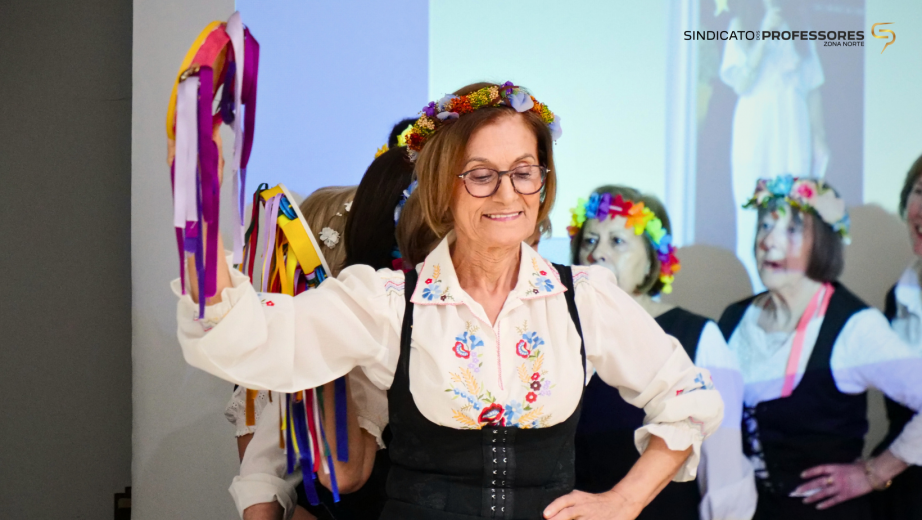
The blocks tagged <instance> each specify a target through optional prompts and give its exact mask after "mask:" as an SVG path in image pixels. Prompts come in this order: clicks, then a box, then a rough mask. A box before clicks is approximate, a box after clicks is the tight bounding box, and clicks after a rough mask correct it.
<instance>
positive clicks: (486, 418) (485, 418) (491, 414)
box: [477, 403, 506, 426]
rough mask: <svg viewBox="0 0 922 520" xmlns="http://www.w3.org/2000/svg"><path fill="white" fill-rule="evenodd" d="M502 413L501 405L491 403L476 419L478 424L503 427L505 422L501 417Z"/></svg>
mask: <svg viewBox="0 0 922 520" xmlns="http://www.w3.org/2000/svg"><path fill="white" fill-rule="evenodd" d="M503 411H504V410H503V406H502V405H501V404H497V403H493V404H491V405H490V406H488V407H486V408H484V409H483V411H481V412H480V416H479V417H477V420H478V421H479V422H480V424H489V425H490V426H505V425H506V420H505V418H504V417H503Z"/></svg>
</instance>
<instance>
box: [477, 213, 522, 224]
mask: <svg viewBox="0 0 922 520" xmlns="http://www.w3.org/2000/svg"><path fill="white" fill-rule="evenodd" d="M524 214H525V212H524V211H512V212H510V211H505V212H502V213H485V214H484V215H483V217H484V218H486V219H487V220H492V221H493V222H511V221H513V220H516V219H518V218H519V217H521V216H522V215H524Z"/></svg>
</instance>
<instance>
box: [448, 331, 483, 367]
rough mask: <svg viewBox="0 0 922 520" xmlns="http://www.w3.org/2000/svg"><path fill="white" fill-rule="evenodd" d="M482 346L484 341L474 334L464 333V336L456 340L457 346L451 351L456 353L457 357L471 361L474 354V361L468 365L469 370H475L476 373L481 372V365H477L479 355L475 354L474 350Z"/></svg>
mask: <svg viewBox="0 0 922 520" xmlns="http://www.w3.org/2000/svg"><path fill="white" fill-rule="evenodd" d="M482 346H483V340H482V339H480V338H479V337H477V335H476V334H474V333H472V332H469V331H464V333H463V334H461V335H460V336H457V337H456V338H455V345H454V346H453V347H452V348H451V349H452V351H453V352H454V353H455V356H457V357H459V358H463V359H470V358H471V354H472V353H473V356H474V360H473V361H472V362H471V363H469V364H468V368H471V369H473V370H474V372H480V364H479V363H477V361H478V359H477V357H478V356H477V353H476V352H474V349H475V348H477V347H482Z"/></svg>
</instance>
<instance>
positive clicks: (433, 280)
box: [422, 264, 454, 302]
mask: <svg viewBox="0 0 922 520" xmlns="http://www.w3.org/2000/svg"><path fill="white" fill-rule="evenodd" d="M441 274H442V270H441V268H440V267H439V264H435V265H434V266H432V276H431V277H429V278H426V279H425V280H424V283H425V284H426V285H425V287H423V292H422V295H423V298H425V299H426V300H428V301H432V300H435V299H439V300H441V301H443V302H444V301H449V300H451V301H454V298H452V296H451V290H450V288H448V287H446V288H445V289H442V280H441V279H439V276H440V275H441Z"/></svg>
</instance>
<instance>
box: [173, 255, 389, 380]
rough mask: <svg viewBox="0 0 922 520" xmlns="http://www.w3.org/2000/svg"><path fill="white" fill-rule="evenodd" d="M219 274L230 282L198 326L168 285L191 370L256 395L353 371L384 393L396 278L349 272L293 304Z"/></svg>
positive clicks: (357, 269) (363, 269) (192, 308)
mask: <svg viewBox="0 0 922 520" xmlns="http://www.w3.org/2000/svg"><path fill="white" fill-rule="evenodd" d="M228 262H230V259H229V258H228ZM224 268H225V269H226V271H225V272H226V273H228V275H229V277H230V280H231V282H230V284H229V285H228V286H226V287H224V288H223V289H222V292H221V295H220V301H217V302H214V303H212V304H211V305H208V306H207V307H206V308H205V316H204V318H203V319H199V317H198V305H197V304H196V303H195V302H194V300H193V299H192V298H191V294H185V295H183V294H182V291H181V287H180V284H179V280H174V281H173V291H174V293H175V294H176V295H177V296H178V297H179V302H178V305H177V323H178V331H177V336H178V339H179V343H180V346H181V347H182V349H183V354H184V356H185V359H186V361H187V362H188V363H189V364H191V365H192V366H195V367H197V368H200V369H202V370H204V371H206V372H208V373H211V374H213V375H215V376H217V377H220V378H222V379H226V380H228V381H231V382H234V383H237V384H239V385H241V386H244V387H246V388H251V389H256V390H275V391H279V392H286V393H292V392H298V391H300V390H303V389H306V388H316V387H318V386H322V385H323V384H325V383H327V382H330V381H332V380H335V379H337V378H339V377H341V376H343V375H345V374H347V373H349V372H350V371H351V370H352V369H353V368H354V367H356V366H362V367H363V368H364V370H365V373H366V374H367V375H368V377H369V378H370V379H371V380H372V382H373V383H374V384H375V385H376V386H378V387H379V388H383V389H386V388H388V387H389V386H390V383H391V381H392V379H393V370H394V366H393V365H396V359H397V357H398V352H397V350H398V349H399V338H400V326H401V320H402V319H403V311H404V308H405V302H404V298H403V294H402V291H400V290H398V289H402V286H403V281H404V278H403V273H402V272H394V271H390V270H381V271H375V270H374V269H372V268H371V267H368V266H353V267H349V268H346V269H344V270H343V271H342V272H341V273H340V275H339V277H338V278H330V279H327V280H326V281H325V282H324V283H323V285H322V286H321V287H319V288H317V289H312V290H310V291H305V292H303V293H301V294H299V295H297V296H294V297H292V296H287V295H284V294H276V293H257V292H256V291H255V290H254V289H253V287H252V285H251V284H250V280H249V278H248V277H247V276H246V275H243V274H242V273H240V272H239V271H237V270H233V269H228V266H227V265H225V266H224Z"/></svg>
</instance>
